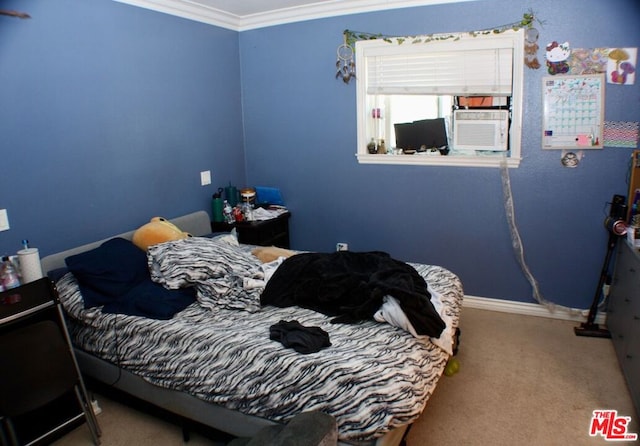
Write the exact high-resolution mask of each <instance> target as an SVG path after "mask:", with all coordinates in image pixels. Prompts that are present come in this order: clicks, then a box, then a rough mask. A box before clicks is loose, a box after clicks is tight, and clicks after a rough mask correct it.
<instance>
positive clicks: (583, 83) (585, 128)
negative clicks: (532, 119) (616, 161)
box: [542, 74, 605, 150]
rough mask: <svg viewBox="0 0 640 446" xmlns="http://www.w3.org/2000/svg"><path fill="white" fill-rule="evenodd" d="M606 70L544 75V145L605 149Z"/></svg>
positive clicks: (555, 147) (563, 147) (562, 147)
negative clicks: (577, 73)
mask: <svg viewBox="0 0 640 446" xmlns="http://www.w3.org/2000/svg"><path fill="white" fill-rule="evenodd" d="M604 87H605V77H604V74H591V75H576V76H564V75H562V76H546V77H544V78H543V79H542V93H543V107H544V109H543V123H542V130H543V137H542V148H543V149H561V150H563V149H602V148H603V145H604V138H603V130H604Z"/></svg>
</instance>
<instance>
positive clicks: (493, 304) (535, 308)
mask: <svg viewBox="0 0 640 446" xmlns="http://www.w3.org/2000/svg"><path fill="white" fill-rule="evenodd" d="M462 306H463V307H466V308H476V309H478V310H489V311H499V312H502V313H512V314H522V315H525V316H537V317H547V318H551V319H562V320H565V321H575V322H586V320H587V317H588V315H589V310H588V309H587V310H580V309H577V308H567V307H559V306H558V307H556V308H553V307H549V308H547V306H545V305H540V304H532V303H527V302H517V301H513V300H502V299H493V298H490V297H477V296H464V300H463V301H462ZM606 316H607V315H606V313H601V312H598V313H596V319H595V321H594V322H595V323H596V324H604V323H605V321H606Z"/></svg>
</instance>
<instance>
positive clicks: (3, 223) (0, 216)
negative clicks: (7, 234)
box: [0, 209, 10, 231]
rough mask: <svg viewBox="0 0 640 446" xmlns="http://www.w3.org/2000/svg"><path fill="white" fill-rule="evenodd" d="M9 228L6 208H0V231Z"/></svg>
mask: <svg viewBox="0 0 640 446" xmlns="http://www.w3.org/2000/svg"><path fill="white" fill-rule="evenodd" d="M9 229H10V228H9V217H8V216H7V210H6V209H0V231H8V230H9Z"/></svg>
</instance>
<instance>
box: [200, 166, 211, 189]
mask: <svg viewBox="0 0 640 446" xmlns="http://www.w3.org/2000/svg"><path fill="white" fill-rule="evenodd" d="M200 184H201V185H202V186H207V185H209V184H211V171H210V170H205V171H203V172H200Z"/></svg>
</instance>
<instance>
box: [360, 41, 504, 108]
mask: <svg viewBox="0 0 640 446" xmlns="http://www.w3.org/2000/svg"><path fill="white" fill-rule="evenodd" d="M465 43H466V42H457V45H456V46H455V47H453V46H451V45H439V44H438V43H437V42H436V43H415V44H412V43H404V44H402V45H398V44H396V43H386V42H385V43H384V45H378V46H375V47H369V48H366V49H364V51H363V53H362V54H363V56H364V66H363V64H362V61H360V63H359V65H360V66H361V67H363V68H364V70H365V73H366V81H365V82H366V85H367V88H366V91H367V94H449V95H465V96H469V95H494V96H495V95H506V96H508V95H511V94H512V72H513V46H512V45H510V41H505V42H504V43H506V44H505V45H503V46H500V47H494V48H490V49H487V48H486V47H485V48H475V46H477V45H474V44H473V43H474V42H471V43H469V44H467V45H466V48H464V49H463V48H461V46H465ZM385 45H386V46H385Z"/></svg>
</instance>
